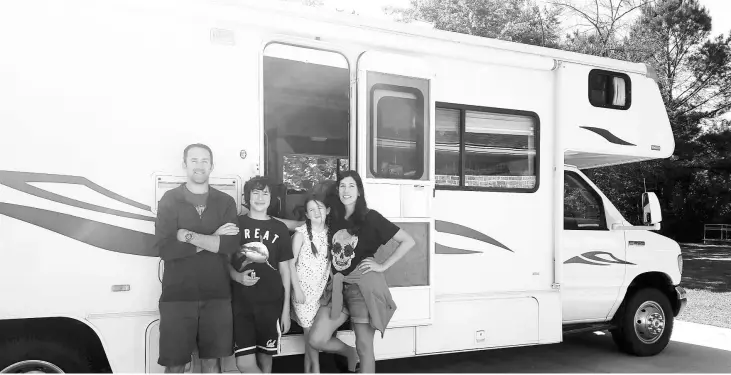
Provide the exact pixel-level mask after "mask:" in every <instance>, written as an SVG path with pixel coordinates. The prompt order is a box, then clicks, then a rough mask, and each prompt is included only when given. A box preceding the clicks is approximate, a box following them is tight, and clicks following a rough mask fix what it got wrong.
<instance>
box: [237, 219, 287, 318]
mask: <svg viewBox="0 0 731 375" xmlns="http://www.w3.org/2000/svg"><path fill="white" fill-rule="evenodd" d="M239 235H240V236H241V245H242V246H243V245H246V244H249V246H252V245H256V246H261V245H262V244H263V245H264V246H266V248H267V250H268V251H269V258H268V259H267V262H266V263H252V264H248V265H247V266H246V267H244V271H246V270H249V269H253V270H254V272H255V273H256V275H255V276H256V277H259V281H257V283H256V284H254V285H252V286H244V285H241V284H240V283H238V282H236V281H233V300H234V302H235V303H236V304H238V305H239V306H240V307H245V306H250V305H252V304H256V303H261V302H274V301H281V300H282V299H283V298H284V286H283V285H282V277H281V275H280V273H279V262H284V261H287V260H290V259H292V258H293V255H292V241H291V239H290V236H289V229H287V226H286V225H284V223H282V222H281V221H278V220H275V219H272V218H270V219H269V220H256V219H252V218H250V217H249V216H248V215H243V216H239Z"/></svg>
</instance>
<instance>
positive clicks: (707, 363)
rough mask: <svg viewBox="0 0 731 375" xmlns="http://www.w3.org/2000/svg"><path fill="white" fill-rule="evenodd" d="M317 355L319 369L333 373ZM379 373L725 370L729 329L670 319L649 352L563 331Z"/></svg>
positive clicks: (292, 363)
mask: <svg viewBox="0 0 731 375" xmlns="http://www.w3.org/2000/svg"><path fill="white" fill-rule="evenodd" d="M331 361H332V358H331V357H329V356H325V355H323V357H322V365H323V372H334V367H333V365H332V364H331ZM376 367H377V369H378V372H381V373H405V372H418V373H425V372H437V373H442V372H459V373H464V372H469V373H481V372H499V373H535V372H542V373H557V372H558V373H565V372H566V373H567V372H571V373H597V372H623V373H627V372H629V373H676V372H681V373H729V372H731V329H723V328H717V327H711V326H704V325H700V324H695V323H688V322H676V327H675V331H674V334H673V339H672V341H671V342H670V344H669V345H668V347H667V348H666V349H665V351H663V352H662V353H660V354H659V355H657V356H655V357H649V358H639V357H633V356H628V355H626V354H623V353H620V352H618V351H617V349H616V348H615V347H614V343H613V342H612V338H611V337H610V336H609V334H605V335H597V334H593V333H589V334H582V335H576V336H568V337H566V338H565V341H564V342H563V343H560V344H554V345H542V346H533V347H525V348H512V349H499V350H491V351H483V352H472V353H459V354H449V355H438V356H429V357H419V358H408V359H398V360H389V361H379V362H378V363H377V365H376ZM301 371H302V356H293V357H285V358H276V359H275V360H274V372H301Z"/></svg>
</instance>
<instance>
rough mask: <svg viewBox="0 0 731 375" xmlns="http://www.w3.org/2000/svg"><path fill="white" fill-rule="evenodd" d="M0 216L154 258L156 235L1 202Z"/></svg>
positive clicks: (90, 242) (102, 245)
mask: <svg viewBox="0 0 731 375" xmlns="http://www.w3.org/2000/svg"><path fill="white" fill-rule="evenodd" d="M0 214H2V215H5V216H9V217H12V218H14V219H18V220H22V221H25V222H26V223H30V224H33V225H37V226H39V227H41V228H45V229H48V230H50V231H53V232H56V233H58V234H61V235H64V236H66V237H70V238H73V239H75V240H77V241H80V242H83V243H86V244H89V245H91V246H96V247H99V248H102V249H105V250H109V251H114V252H117V253H122V254H132V255H141V256H148V257H157V256H158V253H157V249H156V247H155V235H153V234H149V233H144V232H138V231H134V230H130V229H127V228H121V227H117V226H114V225H110V224H105V223H100V222H98V221H93V220H89V219H84V218H80V217H76V216H71V215H67V214H62V213H60V212H54V211H49V210H43V209H40V208H33V207H26V206H19V205H16V204H11V203H0Z"/></svg>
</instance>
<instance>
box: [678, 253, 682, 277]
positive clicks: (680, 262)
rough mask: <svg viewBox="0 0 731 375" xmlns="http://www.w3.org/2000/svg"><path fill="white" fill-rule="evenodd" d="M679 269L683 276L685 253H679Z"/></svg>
mask: <svg viewBox="0 0 731 375" xmlns="http://www.w3.org/2000/svg"><path fill="white" fill-rule="evenodd" d="M678 271H680V276H683V254H680V255H678Z"/></svg>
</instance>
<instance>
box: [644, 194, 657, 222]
mask: <svg viewBox="0 0 731 375" xmlns="http://www.w3.org/2000/svg"><path fill="white" fill-rule="evenodd" d="M661 221H662V212H661V211H660V201H658V200H657V195H655V193H642V223H643V224H645V225H655V224H658V223H660V222H661Z"/></svg>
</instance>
